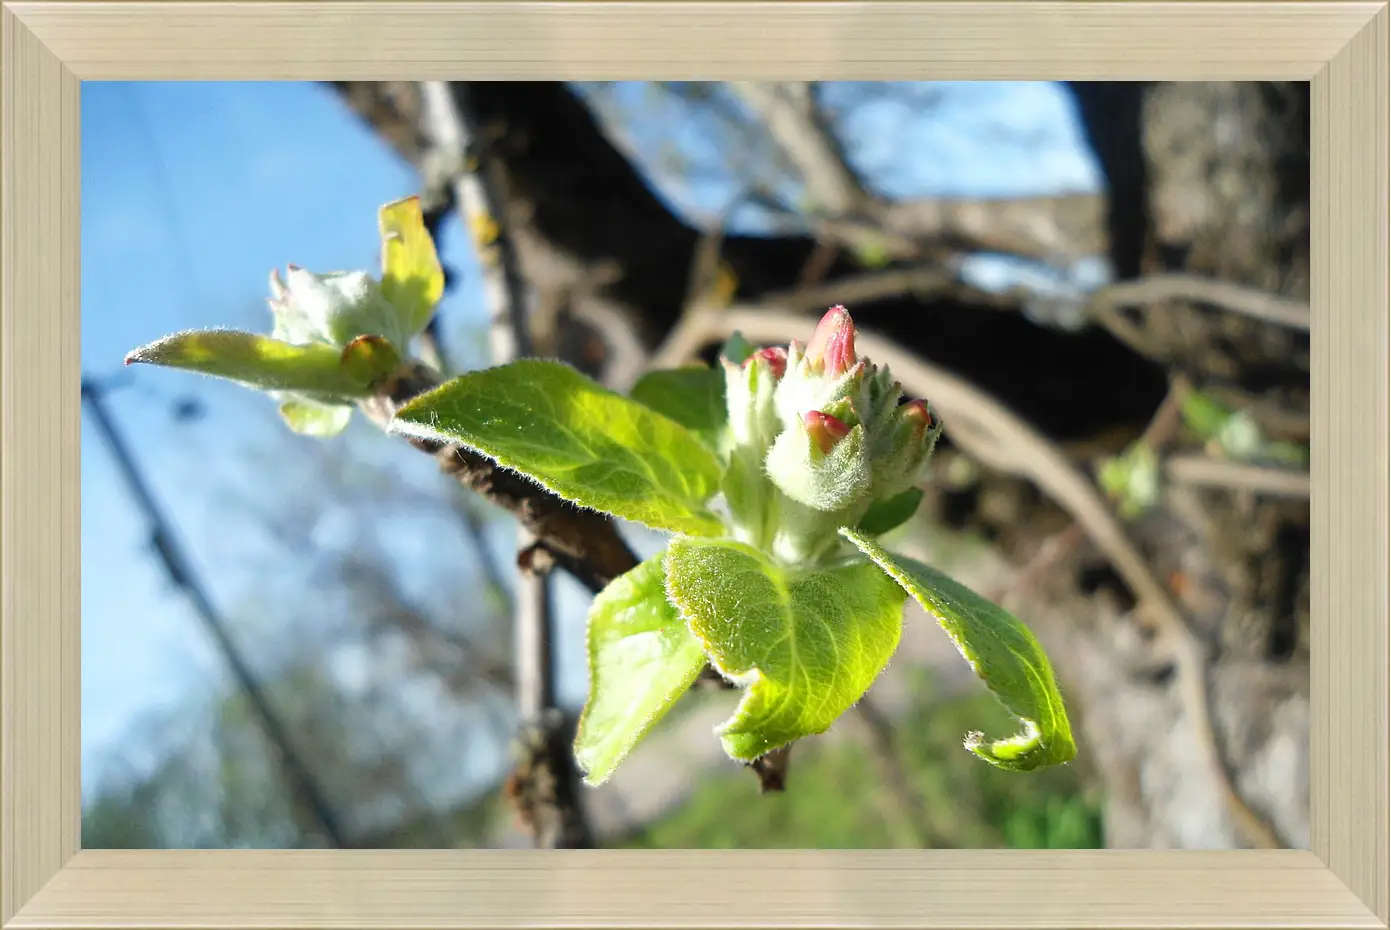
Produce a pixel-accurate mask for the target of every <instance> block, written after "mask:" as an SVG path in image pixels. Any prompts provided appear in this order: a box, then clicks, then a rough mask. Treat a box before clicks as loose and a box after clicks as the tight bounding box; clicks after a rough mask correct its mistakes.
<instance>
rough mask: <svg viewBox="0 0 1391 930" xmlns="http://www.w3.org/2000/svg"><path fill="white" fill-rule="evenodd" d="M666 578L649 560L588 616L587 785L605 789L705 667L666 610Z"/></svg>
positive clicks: (580, 743)
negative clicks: (610, 777)
mask: <svg viewBox="0 0 1391 930" xmlns="http://www.w3.org/2000/svg"><path fill="white" fill-rule="evenodd" d="M665 578H666V576H665V573H664V570H663V567H662V556H661V555H657V556H654V557H652V558H650V559H648V560H647V561H646V562H643V563H642V564H641V565H639V566H638V567H637V568H635V569H633V570H632V571H630V572H628V573H627V574H625V575H621V576H620V577H618V578H616V579H614V580H613V582H612V583H611V584H609V586H608V587H606V588H605V589H604V590H603V591H601V592H599V595H598V596H597V597H596V598H594V604H593V606H591V607H590V609H589V628H588V634H587V636H588V652H589V700H588V702H587V703H586V704H585V707H584V712H583V713H582V714H581V715H580V723H579V731H578V733H577V735H576V736H575V761H576V762H577V763H578V764H579V766H580V768H581V770H583V771H584V773H585V782H586V783H587V784H590V785H601V784H603V783H604V782H605V781H607V780H608V778H609V776H610V775H612V774H613V771H614V769H615V768H617V767H618V764H619V763H620V762H622V761H623V760H624V759H625V758H626V757H627V756H628V754H629V753H630V752H632V751H633V749H634V747H636V746H637V744H638V743H639V742H641V741H642V738H643V737H644V736H646V735H647V734H648V732H649V731H650V730H651V729H652V728H653V727H654V726H656V725H657V722H658V721H660V720H661V719H662V717H664V716H665V715H666V713H667V711H669V710H670V709H671V707H672V705H673V704H675V703H676V701H677V699H678V698H680V697H681V695H683V694H685V693H686V691H687V689H688V688H690V686H691V683H692V682H693V681H695V679H696V676H697V675H699V674H700V670H701V669H702V668H703V667H704V666H705V652H704V650H702V649H701V647H700V641H699V640H697V639H696V638H695V637H694V636H692V635H691V631H690V630H689V629H687V628H686V623H685V621H683V620H682V619H681V615H680V614H678V613H677V612H676V608H675V607H672V606H671V604H670V603H668V602H667V597H666V590H665Z"/></svg>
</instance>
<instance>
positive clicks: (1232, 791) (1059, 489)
mask: <svg viewBox="0 0 1391 930" xmlns="http://www.w3.org/2000/svg"><path fill="white" fill-rule="evenodd" d="M804 327H805V320H804V319H803V318H802V317H801V316H798V315H795V314H789V313H777V312H772V311H768V310H759V309H753V308H732V309H728V310H721V311H710V310H705V309H697V310H695V311H694V312H691V313H688V314H687V315H686V317H685V318H684V319H683V320H682V321H681V323H680V324H678V326H677V327H676V329H675V330H674V331H673V332H672V335H671V338H670V339H669V340H668V342H667V344H666V345H665V346H663V348H662V349H661V351H660V353H659V358H660V360H661V364H662V365H663V366H667V365H672V364H676V363H677V362H679V361H680V360H681V359H683V358H686V357H689V356H690V355H691V354H693V353H694V352H695V351H696V350H697V349H699V347H700V346H702V345H704V344H706V343H708V342H712V341H717V340H723V339H726V338H728V337H729V336H730V334H732V333H733V332H735V331H736V330H737V331H739V332H741V333H743V334H744V336H745V337H746V338H748V339H749V340H751V341H753V342H764V343H773V342H784V341H786V340H787V339H788V338H790V336H791V335H792V334H795V333H797V332H800V331H801V330H802V329H803V328H804ZM856 344H857V346H858V348H859V350H860V352H861V354H863V355H865V356H868V357H870V358H873V359H875V360H876V361H877V362H879V363H881V364H886V365H888V366H889V367H890V368H891V369H892V370H893V372H894V374H895V375H896V376H897V377H898V379H899V381H900V382H901V383H902V384H903V386H904V388H905V390H907V391H908V392H909V393H910V394H913V395H915V396H918V397H928V398H931V400H932V404H933V406H934V407H935V408H937V409H938V410H939V411H940V412H941V415H942V421H943V425H944V429H945V431H946V432H947V434H948V435H949V436H950V437H951V440H952V442H953V443H954V444H956V445H957V446H958V447H959V448H961V449H962V450H963V451H964V452H966V453H967V454H969V455H971V456H972V457H973V458H975V459H977V460H978V461H980V462H982V463H983V464H985V465H986V466H987V467H990V468H993V469H995V470H996V471H999V472H1003V473H1006V474H1013V475H1019V476H1022V477H1025V478H1027V479H1029V480H1030V481H1032V482H1033V483H1034V484H1035V485H1036V486H1037V487H1038V488H1039V489H1040V490H1042V491H1043V492H1044V493H1046V494H1048V496H1050V497H1051V498H1052V499H1053V500H1054V501H1056V502H1057V503H1058V504H1059V505H1060V506H1061V507H1062V508H1063V509H1065V510H1067V511H1068V512H1069V513H1070V514H1071V515H1072V517H1073V518H1074V519H1075V520H1076V521H1077V522H1078V523H1080V524H1081V525H1082V526H1083V528H1084V529H1085V530H1086V532H1087V534H1088V535H1089V536H1090V537H1091V538H1092V540H1093V542H1094V543H1095V544H1096V546H1097V548H1099V549H1100V550H1101V551H1102V552H1104V553H1105V554H1106V556H1107V557H1108V559H1109V560H1110V561H1111V563H1112V564H1113V565H1114V566H1115V568H1116V571H1117V573H1118V574H1119V575H1120V576H1121V578H1123V579H1124V580H1125V582H1126V584H1127V585H1128V586H1129V587H1130V589H1131V590H1132V591H1133V592H1134V593H1135V595H1136V597H1137V599H1138V600H1139V601H1140V602H1141V605H1142V607H1143V608H1144V609H1145V613H1146V614H1147V615H1148V616H1149V617H1150V618H1151V620H1152V622H1154V623H1155V625H1156V626H1157V627H1158V629H1159V632H1160V633H1161V634H1162V637H1163V639H1165V640H1167V643H1168V645H1169V647H1170V648H1171V649H1172V650H1173V658H1174V662H1175V666H1176V669H1177V678H1178V688H1179V695H1180V698H1181V700H1182V702H1183V705H1184V710H1185V712H1186V715H1187V716H1188V717H1189V719H1190V721H1191V725H1192V726H1193V727H1194V729H1195V731H1196V736H1197V738H1198V744H1199V747H1200V749H1201V751H1202V753H1203V756H1204V762H1205V764H1206V765H1207V767H1208V770H1209V776H1210V778H1211V780H1212V782H1213V784H1214V785H1216V786H1217V788H1218V790H1220V791H1221V792H1222V795H1223V797H1224V799H1225V801H1226V807H1227V809H1228V811H1229V812H1230V814H1231V816H1232V819H1233V821H1234V823H1235V825H1236V826H1237V828H1238V829H1239V830H1240V831H1241V832H1242V834H1243V835H1244V836H1245V837H1246V838H1247V840H1248V841H1249V842H1250V843H1251V844H1252V845H1254V846H1257V847H1261V848H1268V849H1278V848H1281V844H1280V840H1279V837H1278V836H1277V835H1276V834H1275V832H1274V830H1273V829H1272V828H1271V827H1270V826H1269V825H1267V824H1266V823H1265V822H1264V821H1263V820H1262V819H1261V818H1260V817H1258V816H1257V815H1256V814H1255V813H1254V812H1253V811H1252V810H1251V809H1250V807H1248V806H1247V804H1246V802H1245V801H1244V800H1243V799H1242V797H1241V796H1240V795H1239V794H1238V793H1237V791H1236V788H1235V787H1234V786H1233V781H1232V776H1231V773H1230V771H1229V770H1228V765H1227V762H1226V759H1225V757H1224V755H1223V753H1222V748H1221V743H1220V742H1219V739H1218V736H1217V732H1216V729H1215V727H1214V724H1213V720H1212V708H1211V705H1210V701H1209V697H1208V683H1207V669H1208V655H1207V648H1206V646H1205V645H1204V644H1203V643H1202V641H1201V640H1199V639H1198V637H1197V636H1196V634H1194V632H1193V631H1192V630H1191V629H1190V627H1189V625H1188V622H1187V621H1186V620H1185V619H1184V617H1183V614H1182V613H1180V612H1179V609H1178V607H1176V606H1175V605H1174V603H1173V601H1172V600H1170V598H1169V596H1168V594H1167V593H1166V592H1165V590H1164V588H1163V586H1162V585H1161V584H1160V583H1159V581H1158V580H1157V579H1156V578H1155V577H1154V573H1153V572H1152V571H1151V570H1150V568H1149V565H1148V564H1147V563H1146V561H1145V558H1144V556H1143V555H1141V554H1140V552H1139V550H1138V549H1137V548H1136V546H1135V544H1134V543H1132V542H1131V541H1130V539H1129V537H1128V536H1127V535H1126V532H1125V529H1124V527H1123V526H1122V525H1121V523H1120V521H1119V520H1118V519H1117V518H1116V516H1115V515H1114V514H1113V513H1112V512H1111V509H1110V507H1108V506H1107V504H1106V501H1105V500H1104V499H1103V498H1102V497H1101V496H1100V494H1099V492H1098V491H1097V489H1096V487H1095V485H1094V484H1093V483H1092V482H1091V480H1089V479H1088V478H1087V476H1086V475H1084V474H1082V473H1081V472H1079V471H1078V470H1077V469H1076V468H1074V467H1073V465H1072V464H1071V463H1070V462H1069V461H1068V460H1067V458H1066V456H1065V455H1064V454H1063V453H1062V452H1061V451H1060V450H1059V449H1058V448H1057V446H1055V445H1054V444H1053V443H1052V442H1050V441H1049V440H1048V439H1047V438H1046V437H1044V436H1042V435H1040V434H1039V433H1038V432H1037V431H1036V430H1035V429H1034V428H1033V427H1032V426H1030V425H1029V424H1028V423H1027V422H1025V421H1023V420H1021V419H1020V418H1019V417H1018V416H1016V415H1015V414H1014V413H1012V412H1011V411H1010V410H1008V409H1007V408H1006V407H1004V406H1003V405H1002V404H1000V403H999V402H998V401H997V400H995V399H994V398H993V397H991V396H989V395H987V394H985V393H984V392H983V391H981V390H980V389H978V388H976V387H975V386H973V385H971V384H970V383H968V382H966V381H964V380H962V379H961V378H958V377H957V376H956V375H954V374H952V373H950V372H948V371H946V370H945V369H942V368H940V367H938V366H936V365H934V364H932V363H931V362H928V361H926V360H924V359H922V358H920V357H918V356H917V355H914V354H913V353H911V352H908V351H905V350H904V349H901V348H899V347H898V346H897V345H895V344H894V343H892V342H890V341H888V340H886V339H883V338H880V337H878V336H875V335H873V334H871V333H865V332H861V333H860V334H858V335H857V337H856Z"/></svg>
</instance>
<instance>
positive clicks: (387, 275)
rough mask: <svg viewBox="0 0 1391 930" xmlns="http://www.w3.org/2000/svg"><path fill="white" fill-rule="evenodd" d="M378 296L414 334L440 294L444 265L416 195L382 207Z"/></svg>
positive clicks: (380, 216) (378, 216)
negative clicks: (398, 312) (380, 282)
mask: <svg viewBox="0 0 1391 930" xmlns="http://www.w3.org/2000/svg"><path fill="white" fill-rule="evenodd" d="M377 225H378V228H379V229H380V230H381V237H382V296H383V297H385V298H386V299H387V300H388V301H390V302H391V304H392V305H393V306H394V307H396V309H397V310H398V311H400V313H401V322H402V324H403V327H402V328H403V329H404V330H405V331H406V333H407V334H408V335H409V336H414V335H415V334H416V333H418V332H420V331H421V330H422V329H424V328H425V324H426V323H428V322H430V317H431V315H432V314H433V313H434V312H435V305H436V304H438V303H439V300H440V297H442V296H443V295H444V269H443V268H442V267H441V266H440V260H439V255H438V254H437V253H436V252H435V243H434V240H433V239H431V238H430V231H429V230H428V229H426V228H425V217H424V214H423V213H422V212H421V210H420V198H419V197H407V198H405V199H404V200H397V201H394V202H392V203H389V204H387V205H386V206H384V207H382V208H381V210H380V211H379V213H378V215H377Z"/></svg>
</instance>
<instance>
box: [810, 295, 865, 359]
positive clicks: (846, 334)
mask: <svg viewBox="0 0 1391 930" xmlns="http://www.w3.org/2000/svg"><path fill="white" fill-rule="evenodd" d="M807 363H808V364H809V365H810V366H811V367H812V369H814V370H820V369H824V370H825V372H826V374H828V375H830V376H831V377H839V376H840V375H843V374H845V372H847V371H849V370H850V366H851V365H853V364H855V323H854V322H853V321H852V320H851V319H850V313H849V312H848V311H847V310H846V309H845V308H844V307H842V306H840V305H839V304H837V305H836V306H834V307H832V308H831V309H830V310H827V311H826V315H825V316H823V317H822V318H821V322H820V323H818V324H816V332H814V333H812V336H811V342H809V343H808V344H807Z"/></svg>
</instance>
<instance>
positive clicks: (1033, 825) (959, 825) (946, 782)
mask: <svg viewBox="0 0 1391 930" xmlns="http://www.w3.org/2000/svg"><path fill="white" fill-rule="evenodd" d="M853 716H854V714H853V713H852V714H850V715H849V717H853ZM982 723H984V724H986V725H987V726H992V725H994V726H997V729H1005V728H1008V726H1009V725H1010V723H1011V721H1010V720H1009V718H1008V715H1006V714H1005V712H1004V710H1003V709H1002V708H1001V707H1000V706H999V705H998V704H997V703H996V702H995V700H994V698H992V697H990V696H989V695H988V694H983V693H982V694H979V695H973V696H971V697H967V698H957V699H953V700H948V701H942V702H935V701H934V700H933V699H932V697H931V690H930V688H927V687H925V686H920V687H919V688H917V689H915V695H914V701H913V704H912V707H911V709H910V711H909V712H908V713H907V714H906V715H905V716H903V717H900V718H898V719H897V720H896V721H895V724H896V725H895V730H896V741H895V742H896V747H895V749H896V754H897V755H898V760H897V769H898V771H900V772H902V773H903V774H904V775H905V776H906V777H907V778H908V779H910V780H911V782H912V785H911V789H912V795H913V796H916V797H920V798H921V799H922V800H923V801H924V802H925V804H926V806H927V809H926V810H925V811H923V812H921V813H922V814H923V815H924V816H923V818H922V819H923V820H925V821H926V822H927V824H929V825H930V828H931V835H928V836H920V835H916V831H915V830H914V829H913V828H912V827H911V826H910V825H909V824H910V821H911V819H912V817H911V816H905V812H904V811H903V810H902V809H901V807H899V806H898V805H897V803H896V802H895V801H894V800H893V797H894V792H891V791H890V790H889V789H888V788H887V787H886V785H885V783H884V779H883V777H882V775H881V774H880V773H881V765H882V762H881V761H879V760H876V758H875V757H874V756H873V754H872V753H871V752H870V750H869V748H868V746H867V744H866V742H865V741H864V740H862V739H855V738H852V739H827V740H821V739H816V740H809V741H807V742H804V743H802V744H799V745H798V746H797V747H796V749H795V750H794V751H793V753H792V766H791V769H790V773H789V779H788V785H787V791H786V792H785V793H782V794H766V795H760V794H759V793H758V786H757V782H756V779H754V778H753V777H752V776H751V775H750V774H749V773H747V772H744V771H740V770H739V769H737V768H733V767H730V768H729V769H727V770H726V771H724V772H721V773H720V774H718V775H713V776H710V777H707V778H706V779H704V780H703V781H702V783H701V784H700V785H699V786H697V788H696V789H695V791H694V793H693V794H692V795H691V797H690V798H689V799H688V800H687V801H686V802H684V803H683V804H682V805H680V807H678V808H677V809H676V810H674V811H672V812H671V813H669V814H667V815H666V816H664V817H662V818H660V819H658V820H656V821H654V822H653V823H651V824H649V825H648V826H647V827H645V828H644V829H642V830H640V831H638V832H637V833H635V834H633V835H631V836H629V837H626V838H625V839H624V840H623V841H622V842H620V843H616V844H613V845H620V846H625V847H630V848H648V849H891V848H904V847H924V846H933V847H940V848H980V847H985V848H1001V847H1009V848H1030V849H1077V848H1087V849H1089V848H1099V847H1101V846H1102V845H1103V836H1102V824H1101V806H1100V798H1099V797H1098V796H1097V794H1096V793H1095V792H1094V791H1091V790H1089V789H1088V788H1087V787H1086V786H1085V785H1084V780H1083V777H1082V775H1081V773H1080V772H1079V771H1078V770H1077V768H1076V766H1075V765H1067V766H1059V767H1057V768H1053V769H1047V770H1043V771H1040V772H1034V773H1030V774H1029V775H1020V774H1018V773H1014V772H1007V771H1002V770H999V769H993V768H988V767H984V766H981V765H979V764H978V762H977V761H976V759H975V758H974V757H973V756H971V754H970V753H968V752H966V750H965V749H964V748H962V745H961V741H962V736H963V735H964V734H965V732H966V731H967V729H968V728H969V727H970V726H972V725H980V724H982ZM852 725H853V724H852V722H851V721H850V720H849V719H848V718H847V719H846V720H844V721H842V722H840V723H838V724H837V725H836V728H835V729H840V728H842V727H849V726H852ZM833 732H834V731H833Z"/></svg>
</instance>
